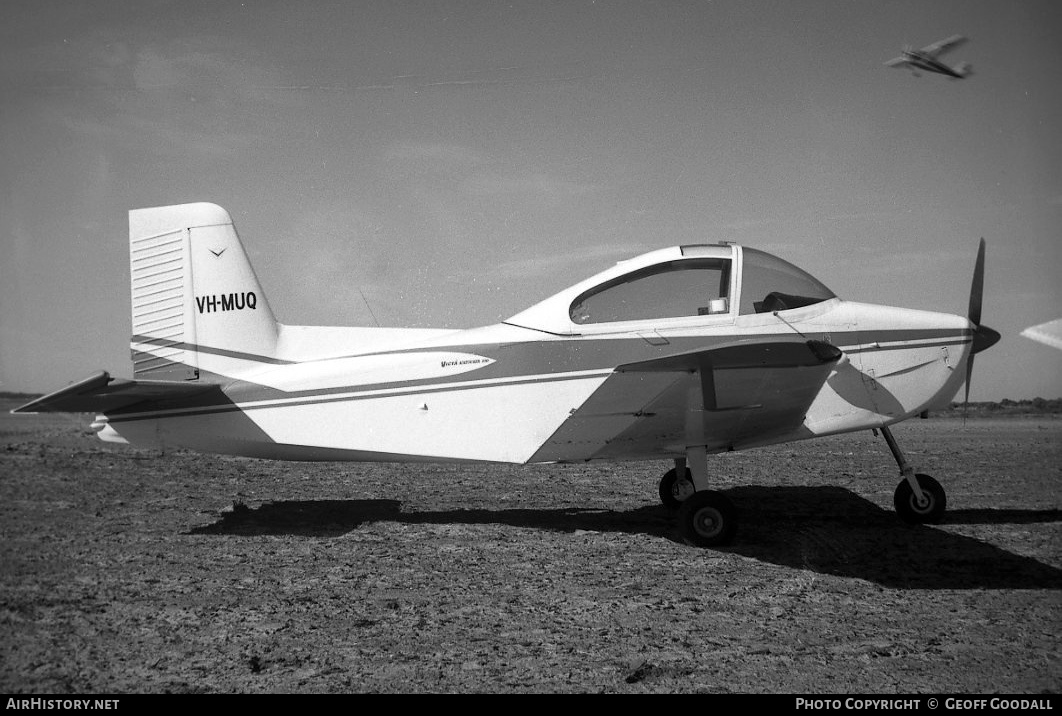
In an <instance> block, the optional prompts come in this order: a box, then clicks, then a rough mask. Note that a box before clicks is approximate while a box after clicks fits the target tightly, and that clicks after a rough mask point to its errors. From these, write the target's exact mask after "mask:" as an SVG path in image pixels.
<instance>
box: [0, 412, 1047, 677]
mask: <svg viewBox="0 0 1062 716" xmlns="http://www.w3.org/2000/svg"><path fill="white" fill-rule="evenodd" d="M14 404H15V402H14V401H6V402H5V403H3V404H0V409H2V410H3V413H2V414H0V530H2V541H0V567H2V569H0V662H2V668H0V692H5V693H44V692H50V693H88V692H95V693H162V692H182V693H183V692H217V693H235V692H259V693H261V692H285V693H313V692H356V693H364V692H402V693H412V692H461V693H472V692H501V693H532V692H534V693H538V692H572V693H597V692H603V693H726V692H735V693H796V694H824V693H871V694H914V693H937V694H944V693H967V694H971V693H986V694H987V693H1008V694H1018V693H1021V694H1036V693H1058V692H1059V690H1060V688H1062V660H1060V657H1062V651H1060V636H1059V635H1060V634H1062V599H1060V597H1062V591H1060V590H1062V539H1060V538H1062V511H1060V507H1062V504H1060V503H1062V492H1060V489H1059V488H1060V485H1062V419H1059V418H1051V417H1040V418H1008V419H971V420H969V421H968V422H967V423H966V424H965V425H964V424H963V422H962V421H961V420H954V419H940V420H913V421H910V422H908V423H905V424H903V425H901V426H898V427H897V428H896V429H895V434H896V436H897V438H898V440H899V441H900V444H901V445H902V446H903V448H904V450H905V451H906V452H907V453H908V456H909V457H910V458H911V460H912V461H913V462H914V463H916V465H917V466H918V470H919V471H920V472H928V473H930V474H933V475H934V476H935V477H937V478H938V480H940V482H941V483H942V484H943V485H944V487H945V489H946V490H947V491H948V506H949V512H948V515H947V519H946V523H945V524H942V525H938V526H933V527H924V526H907V525H904V524H902V523H901V522H900V521H899V520H898V519H897V518H896V516H895V514H894V512H893V507H892V493H893V489H894V488H895V485H896V483H897V482H898V479H899V476H898V471H897V468H896V464H895V462H894V461H893V460H892V457H891V455H890V454H889V452H888V449H887V447H886V445H885V443H884V440H882V439H881V438H880V437H874V436H873V435H872V434H871V433H860V434H855V435H846V436H838V437H833V438H825V439H820V440H816V441H810V442H804V443H796V444H789V445H782V446H776V447H772V448H766V449H761V450H756V451H750V452H746V453H732V454H727V455H721V456H717V457H714V458H713V461H712V463H711V467H712V469H713V472H714V474H715V476H716V478H717V481H718V488H719V489H721V490H723V491H725V492H726V493H727V494H728V495H729V496H730V497H731V498H732V499H733V500H734V502H735V503H736V504H737V506H738V508H739V509H740V510H741V517H742V523H741V527H740V529H739V533H738V536H737V541H736V542H735V544H733V545H732V546H729V547H727V548H725V549H710V550H705V549H697V548H693V547H689V546H686V545H685V544H682V543H681V542H680V541H679V540H678V536H677V533H676V531H675V528H674V525H673V522H672V517H671V515H670V514H669V513H668V512H667V511H666V510H665V509H664V508H663V507H662V506H660V505H659V502H658V497H657V481H658V479H659V477H660V475H661V474H662V473H663V472H664V471H665V470H666V469H668V467H670V466H669V465H667V464H663V463H660V464H658V463H628V464H619V465H596V464H585V465H568V466H556V465H555V466H536V467H508V466H493V465H472V466H468V465H414V466H400V465H384V464H375V463H361V464H358V463H317V464H310V463H282V462H269V461H259V460H249V459H237V458H226V457H210V456H201V455H195V454H191V453H184V452H176V453H167V454H161V453H159V452H157V451H150V450H141V449H136V448H131V447H128V446H122V445H113V444H108V443H102V442H100V441H98V440H97V439H96V438H95V437H94V436H92V435H91V432H90V431H89V430H88V423H89V422H90V420H89V418H90V417H91V416H12V415H9V414H7V410H8V409H9V408H10V407H13V405H14Z"/></svg>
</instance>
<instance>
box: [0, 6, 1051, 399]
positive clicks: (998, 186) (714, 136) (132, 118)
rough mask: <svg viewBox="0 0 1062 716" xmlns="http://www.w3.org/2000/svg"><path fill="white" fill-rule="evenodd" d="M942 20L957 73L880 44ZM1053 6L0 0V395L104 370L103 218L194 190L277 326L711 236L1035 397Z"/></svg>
mask: <svg viewBox="0 0 1062 716" xmlns="http://www.w3.org/2000/svg"><path fill="white" fill-rule="evenodd" d="M953 34H962V35H965V36H967V37H968V38H969V41H968V42H967V43H965V44H964V45H962V46H960V47H958V48H956V49H954V50H953V51H951V52H950V53H948V54H947V55H946V56H945V59H947V60H948V61H952V62H956V63H957V62H961V61H967V62H970V63H971V64H972V66H973V74H972V75H971V76H970V77H968V78H966V79H964V80H952V79H949V78H947V77H944V76H941V75H932V74H923V75H922V76H918V77H916V76H914V75H913V74H912V73H911V72H910V71H908V70H905V69H894V68H889V67H886V66H884V62H885V61H887V60H889V59H891V58H893V57H895V56H897V55H898V54H900V50H901V49H902V48H903V47H904V46H905V45H913V46H916V47H920V46H923V45H927V44H929V43H931V42H934V41H937V40H940V39H943V38H945V37H948V36H950V35H953ZM1060 35H1062V3H1059V2H1057V0H1022V1H1021V2H1012V1H1011V0H957V1H952V0H934V2H924V1H922V0H916V1H907V0H896V1H885V0H877V1H870V0H867V1H858V2H857V1H852V0H847V1H841V0H807V1H806V2H779V1H778V0H767V1H764V0H716V1H714V2H712V1H707V0H700V1H694V0H688V1H687V0H663V1H661V0H652V1H645V2H635V1H618V0H617V1H610V0H597V1H593V0H566V1H564V2H551V1H549V0H518V1H515V2H500V1H493V0H464V1H461V2H457V1H448V0H434V1H430V2H428V1H424V2H418V1H412V0H384V1H380V2H377V1H376V0H363V1H354V0H341V1H335V2H331V1H323V0H302V1H300V2H297V3H295V2H290V1H287V0H285V1H284V2H280V1H261V2H255V1H253V0H244V1H243V2H240V1H238V0H211V1H210V2H197V1H195V0H179V1H177V2H166V1H163V0H91V1H88V0H86V1H84V2H78V1H77V0H62V1H55V0H29V1H27V0H4V2H3V3H0V90H2V99H0V390H3V391H17V392H34V393H35V392H47V391H51V390H55V389H57V388H60V387H63V386H65V385H66V384H68V383H70V382H72V381H74V380H77V379H80V378H82V377H85V376H87V375H88V374H90V373H91V372H93V371H95V370H98V369H105V370H108V371H110V372H111V374H112V375H116V376H119V377H130V376H131V374H132V368H131V364H130V360H129V349H128V344H129V334H130V317H129V311H130V309H129V285H128V283H129V265H128V264H129V259H128V214H127V212H128V211H129V210H130V209H136V208H142V207H149V206H161V205H167V204H180V203H186V202H192V201H211V202H214V203H217V204H220V205H221V206H223V207H225V208H226V209H227V210H228V211H229V212H230V214H231V215H232V217H233V219H234V220H235V224H236V228H237V230H238V232H239V234H240V237H241V239H242V240H243V243H244V246H245V248H246V250H247V252H248V254H249V256H250V258H251V261H252V262H253V264H254V267H255V271H256V273H257V274H258V277H259V279H260V281H261V283H262V286H263V290H264V292H265V293H266V295H267V296H268V298H269V302H270V304H271V306H272V308H273V310H274V311H275V313H276V314H277V318H278V320H280V321H281V322H282V323H286V324H295V325H359V326H373V325H383V326H399V327H449V328H465V327H474V326H478V325H485V324H490V323H495V322H498V321H501V320H504V319H505V318H507V317H509V316H511V315H513V314H515V313H518V312H519V311H521V310H522V309H523V308H525V307H527V306H529V305H532V304H533V303H536V302H537V301H539V300H541V299H543V298H546V297H547V296H549V295H551V294H553V293H555V292H557V291H559V290H562V289H564V288H566V287H568V286H570V285H572V284H574V283H576V282H578V281H580V280H582V279H584V278H586V277H588V276H590V275H593V274H595V273H597V272H598V271H601V270H603V269H605V268H608V267H609V266H611V265H613V264H614V263H615V262H616V261H619V260H622V259H625V258H629V257H631V256H634V255H637V254H640V253H644V252H646V251H651V250H654V249H657V248H662V247H665V246H671V245H675V244H686V243H714V242H718V241H736V242H739V243H742V244H745V245H749V246H754V247H756V248H760V249H763V250H766V251H769V252H771V253H775V254H777V255H779V256H781V257H783V258H785V259H787V260H789V261H791V262H793V263H796V264H797V265H799V266H801V267H803V268H804V269H805V270H807V271H809V272H810V273H812V274H813V275H815V276H816V277H817V278H819V279H820V280H821V281H822V282H823V283H825V284H826V285H827V286H829V287H830V288H831V289H832V290H833V291H834V292H835V293H837V294H838V295H839V296H841V297H842V298H846V299H849V300H854V301H863V302H870V303H882V304H887V305H894V306H904V307H909V308H920V309H926V310H935V311H945V312H949V313H958V314H963V315H965V314H966V310H967V305H968V302H969V292H970V282H971V278H972V274H973V267H974V261H975V257H976V251H977V243H978V240H979V239H980V238H981V237H984V238H985V240H986V242H987V261H986V275H985V293H984V310H983V321H984V323H986V324H987V325H989V326H991V327H993V328H995V329H996V330H999V331H1000V332H1002V333H1003V339H1002V341H1001V342H1000V343H999V344H998V345H996V346H995V347H994V348H992V349H991V350H989V351H986V352H984V353H981V354H979V355H978V357H977V362H976V368H975V371H974V381H973V388H972V391H971V395H970V398H971V400H974V401H984V400H992V401H998V400H1002V399H1005V398H1009V399H1013V400H1021V399H1030V398H1035V397H1044V398H1057V397H1062V351H1058V350H1056V349H1053V348H1051V347H1049V346H1046V345H1043V344H1040V343H1036V342H1034V341H1031V340H1029V339H1028V338H1025V337H1022V336H1020V335H1019V334H1020V332H1021V330H1022V329H1024V328H1026V327H1028V326H1031V325H1033V324H1038V323H1043V322H1045V321H1049V320H1053V319H1056V318H1059V317H1062V289H1060V283H1062V282H1060V281H1059V268H1060V266H1062V141H1059V136H1060V130H1062V72H1060V71H1062V43H1059V42H1058V37H1059V36H1060Z"/></svg>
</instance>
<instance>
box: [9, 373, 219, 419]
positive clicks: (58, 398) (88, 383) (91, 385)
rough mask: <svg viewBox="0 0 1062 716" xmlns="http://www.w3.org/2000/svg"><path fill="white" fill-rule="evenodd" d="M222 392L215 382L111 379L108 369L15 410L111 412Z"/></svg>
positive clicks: (14, 411) (28, 411)
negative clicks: (139, 405)
mask: <svg viewBox="0 0 1062 716" xmlns="http://www.w3.org/2000/svg"><path fill="white" fill-rule="evenodd" d="M210 392H220V386H218V385H217V384H214V383H206V384H204V383H186V382H180V381H163V380H125V379H122V378H112V377H111V376H110V374H109V373H107V372H106V371H100V372H98V373H94V374H93V375H90V376H89V377H88V378H85V379H84V380H79V381H78V382H76V383H72V384H71V385H68V386H67V387H65V388H62V389H60V390H57V391H55V392H54V393H49V394H48V395H45V396H42V397H40V398H37V399H36V400H33V401H30V402H29V403H26V404H25V405H21V406H19V407H17V408H15V409H14V410H12V411H11V412H12V413H108V412H112V411H114V410H118V409H119V408H125V407H129V406H131V405H135V404H136V403H142V402H145V401H149V400H150V401H158V400H183V399H187V398H191V397H193V396H200V395H205V394H207V393H210Z"/></svg>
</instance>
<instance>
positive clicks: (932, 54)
mask: <svg viewBox="0 0 1062 716" xmlns="http://www.w3.org/2000/svg"><path fill="white" fill-rule="evenodd" d="M964 42H966V38H965V37H963V36H962V35H952V36H951V37H949V38H947V39H946V40H941V41H939V42H934V43H933V44H932V45H926V46H925V47H923V48H922V49H921V50H915V49H912V48H911V47H909V46H908V47H905V48H904V50H903V54H902V55H900V56H899V57H894V58H893V59H891V60H889V61H888V62H886V63H885V64H886V65H887V66H889V67H909V68H910V69H911V72H913V73H914V75H915V76H916V77H917V76H918V70H925V71H926V72H937V73H939V74H942V75H947V76H949V77H952V78H955V79H960V80H961V79H962V78H963V77H968V76H969V75H970V73H971V71H972V68H971V67H970V63H969V62H963V63H960V64H958V65H955V66H954V67H953V66H951V65H948V64H945V63H943V62H941V61H940V55H942V54H944V53H945V52H947V51H948V50H950V49H952V48H953V47H956V46H957V45H961V44H962V43H964Z"/></svg>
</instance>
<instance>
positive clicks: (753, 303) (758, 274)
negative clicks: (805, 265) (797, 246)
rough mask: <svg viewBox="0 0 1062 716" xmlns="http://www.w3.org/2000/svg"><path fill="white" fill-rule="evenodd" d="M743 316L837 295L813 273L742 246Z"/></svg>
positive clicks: (807, 303) (780, 309)
mask: <svg viewBox="0 0 1062 716" xmlns="http://www.w3.org/2000/svg"><path fill="white" fill-rule="evenodd" d="M742 257H743V260H742V275H741V306H740V311H739V312H740V313H741V315H746V314H750V313H770V312H773V311H785V310H788V309H790V308H800V307H801V306H810V305H811V304H813V303H821V302H822V301H826V300H829V299H831V298H836V296H835V295H834V293H833V291H831V290H830V289H828V288H826V287H825V286H823V285H822V283H821V282H819V280H818V279H816V278H815V277H814V276H812V275H811V274H809V273H807V272H806V271H803V270H801V269H799V268H797V267H796V266H794V265H793V264H791V263H789V262H788V261H783V260H782V259H780V258H778V257H777V256H771V255H770V254H767V253H764V252H762V251H757V250H756V249H749V248H745V249H742Z"/></svg>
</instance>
